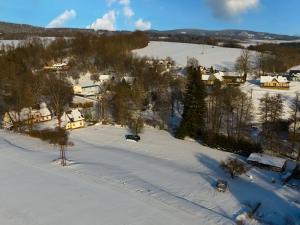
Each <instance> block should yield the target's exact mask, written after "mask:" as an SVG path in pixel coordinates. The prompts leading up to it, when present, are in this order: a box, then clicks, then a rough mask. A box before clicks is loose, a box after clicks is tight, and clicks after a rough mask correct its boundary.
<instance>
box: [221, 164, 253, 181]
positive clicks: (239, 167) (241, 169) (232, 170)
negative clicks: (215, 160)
mask: <svg viewBox="0 0 300 225" xmlns="http://www.w3.org/2000/svg"><path fill="white" fill-rule="evenodd" d="M220 167H221V168H223V169H224V170H225V171H226V172H228V173H229V174H230V176H231V178H232V179H234V178H235V177H238V176H240V175H242V174H244V173H246V172H247V168H246V166H245V165H244V163H242V162H241V161H239V160H238V159H228V160H226V161H225V162H224V161H222V162H221V163H220Z"/></svg>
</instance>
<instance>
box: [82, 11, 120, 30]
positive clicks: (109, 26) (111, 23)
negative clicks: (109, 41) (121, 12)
mask: <svg viewBox="0 0 300 225" xmlns="http://www.w3.org/2000/svg"><path fill="white" fill-rule="evenodd" d="M87 28H89V29H94V30H116V12H115V11H114V10H111V11H109V12H108V13H106V14H104V15H103V17H101V18H99V19H97V20H96V21H95V22H94V23H92V24H91V25H89V26H87Z"/></svg>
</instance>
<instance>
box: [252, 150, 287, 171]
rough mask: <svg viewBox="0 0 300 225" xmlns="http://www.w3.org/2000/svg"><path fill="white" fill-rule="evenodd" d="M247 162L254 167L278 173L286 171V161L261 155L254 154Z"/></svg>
mask: <svg viewBox="0 0 300 225" xmlns="http://www.w3.org/2000/svg"><path fill="white" fill-rule="evenodd" d="M247 161H248V162H249V163H250V164H252V165H254V166H258V167H261V168H264V169H269V170H273V171H276V172H282V171H284V169H285V166H286V162H287V160H286V159H283V158H279V157H275V156H269V155H266V154H260V153H252V154H251V155H250V156H249V157H248V159H247Z"/></svg>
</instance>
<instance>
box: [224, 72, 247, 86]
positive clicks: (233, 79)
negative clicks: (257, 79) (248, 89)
mask: <svg viewBox="0 0 300 225" xmlns="http://www.w3.org/2000/svg"><path fill="white" fill-rule="evenodd" d="M245 81H246V80H245V76H243V75H241V74H240V73H236V72H226V73H224V75H223V83H224V84H227V85H240V84H242V83H245Z"/></svg>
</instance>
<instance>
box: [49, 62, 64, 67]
mask: <svg viewBox="0 0 300 225" xmlns="http://www.w3.org/2000/svg"><path fill="white" fill-rule="evenodd" d="M67 65H68V64H67V63H64V62H63V63H55V64H53V65H52V67H64V66H67Z"/></svg>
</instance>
